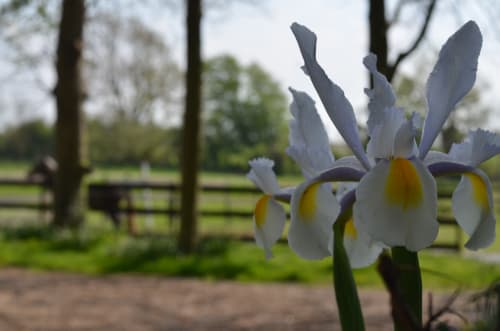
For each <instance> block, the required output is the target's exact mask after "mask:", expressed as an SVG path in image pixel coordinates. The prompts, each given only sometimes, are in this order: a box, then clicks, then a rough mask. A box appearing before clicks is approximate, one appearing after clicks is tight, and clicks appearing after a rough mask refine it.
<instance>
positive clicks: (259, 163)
mask: <svg viewBox="0 0 500 331" xmlns="http://www.w3.org/2000/svg"><path fill="white" fill-rule="evenodd" d="M248 163H249V164H250V167H251V169H250V171H249V172H248V174H247V178H248V179H250V180H251V181H252V182H253V183H254V184H255V186H257V187H258V188H259V189H261V190H262V191H263V192H264V193H266V194H275V193H278V192H279V191H280V187H279V185H278V180H277V179H276V175H275V174H274V171H273V167H274V161H273V160H270V159H266V158H263V157H262V158H257V159H253V160H250V161H249V162H248Z"/></svg>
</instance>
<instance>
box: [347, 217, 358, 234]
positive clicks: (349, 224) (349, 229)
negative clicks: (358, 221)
mask: <svg viewBox="0 0 500 331" xmlns="http://www.w3.org/2000/svg"><path fill="white" fill-rule="evenodd" d="M344 235H348V236H349V237H351V238H352V239H356V238H357V237H358V231H357V230H356V228H355V227H354V221H353V220H352V218H350V219H349V220H348V221H347V222H346V223H345V227H344Z"/></svg>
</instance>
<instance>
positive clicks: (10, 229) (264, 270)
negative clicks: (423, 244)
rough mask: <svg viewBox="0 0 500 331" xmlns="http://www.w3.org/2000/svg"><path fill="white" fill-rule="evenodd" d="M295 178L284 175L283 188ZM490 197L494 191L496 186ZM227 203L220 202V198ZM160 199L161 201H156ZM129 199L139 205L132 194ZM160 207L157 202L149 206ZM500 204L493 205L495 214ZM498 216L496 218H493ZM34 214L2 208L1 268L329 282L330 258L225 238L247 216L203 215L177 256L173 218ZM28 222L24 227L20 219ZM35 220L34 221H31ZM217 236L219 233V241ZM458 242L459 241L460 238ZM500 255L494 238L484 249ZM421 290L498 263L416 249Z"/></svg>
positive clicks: (473, 278) (445, 237)
mask: <svg viewBox="0 0 500 331" xmlns="http://www.w3.org/2000/svg"><path fill="white" fill-rule="evenodd" d="M26 169H27V167H26V166H24V168H23V165H22V164H15V163H13V164H4V165H0V171H1V173H2V176H5V177H7V176H10V177H21V176H22V174H23V173H24V172H25V170H26ZM125 178H126V179H127V180H133V179H140V174H139V170H138V168H132V167H130V168H110V169H103V170H98V171H95V172H94V173H93V174H92V176H91V178H89V179H88V180H92V181H98V180H106V179H125ZM151 179H153V180H164V181H173V180H175V179H177V174H176V173H174V172H168V171H159V170H158V169H152V171H151ZM202 181H203V182H204V183H219V184H220V183H222V184H234V185H242V184H247V185H248V180H247V179H246V178H244V176H243V175H242V174H240V175H238V174H234V175H226V174H224V175H221V174H212V173H204V174H203V175H202ZM299 181H300V178H297V177H293V176H290V177H286V178H284V182H286V183H287V184H288V185H290V184H294V183H297V182H299ZM440 186H441V187H444V188H445V190H448V191H450V190H452V187H453V186H454V183H453V181H441V182H440ZM495 188H496V189H495V191H496V192H498V194H496V196H497V198H498V197H500V190H499V189H498V186H497V185H496V186H495ZM36 192H37V190H33V189H31V190H23V189H21V188H1V189H0V197H2V196H12V195H22V196H23V195H25V196H33V195H35V196H36ZM225 199H226V200H225ZM159 200H160V201H163V202H164V201H165V200H166V199H165V197H160V199H159ZM230 200H231V201H230V202H229V203H230V205H231V208H234V209H237V210H251V209H252V207H253V204H254V202H255V200H256V196H255V195H251V194H250V195H239V196H236V197H231V199H230ZM136 201H139V203H140V201H141V193H140V192H139V193H138V194H137V197H136ZM154 203H155V204H159V203H161V202H158V201H156V202H154ZM227 203H228V201H227V197H226V198H221V197H214V196H202V197H201V204H202V207H203V208H208V209H213V208H220V207H221V206H224V205H225V204H227ZM498 207H500V205H499V203H498V202H497V211H498V210H499V209H498ZM449 212H450V205H449V201H444V202H443V203H442V204H441V207H440V213H445V214H446V213H449ZM497 214H498V213H497ZM38 216H39V215H38V214H37V213H36V212H29V211H22V212H18V211H2V216H1V218H0V222H1V223H0V224H3V225H2V228H1V229H0V230H1V231H0V247H2V249H0V265H2V266H22V267H27V268H34V269H45V270H65V271H72V272H82V273H89V274H109V273H117V272H136V273H146V274H158V275H166V276H183V277H202V278H208V279H231V280H237V281H244V282H254V281H263V282H276V281H278V282H301V283H307V284H318V283H319V284H326V283H329V282H330V281H331V261H330V260H328V259H325V260H322V261H316V262H311V261H304V260H301V259H300V258H298V257H296V256H295V255H294V254H293V253H292V252H291V250H290V249H289V248H288V246H286V245H285V244H279V245H277V246H276V247H275V248H274V255H275V258H274V259H272V260H270V261H266V260H265V258H264V254H263V252H262V251H261V250H260V249H258V248H257V247H256V246H255V244H254V243H253V242H242V241H236V240H231V239H228V238H227V237H228V236H229V235H234V234H251V231H252V224H251V220H250V219H221V218H210V219H209V218H204V219H202V220H201V223H200V232H201V233H202V234H203V235H204V237H203V239H202V240H201V241H200V245H199V248H198V251H197V252H196V254H194V255H192V256H182V255H179V254H178V253H177V251H176V245H175V239H174V236H173V234H175V232H176V229H177V226H178V222H177V221H176V219H173V220H172V219H168V218H166V217H160V216H155V218H154V221H153V222H154V226H153V227H152V228H151V227H150V226H148V224H147V221H146V220H145V218H139V219H138V221H139V223H140V230H141V232H140V233H141V235H139V236H129V235H127V234H125V233H124V232H116V231H114V230H113V229H112V227H111V225H110V222H109V221H107V220H106V217H105V216H104V215H103V214H100V213H95V212H94V213H88V222H87V224H86V226H85V227H84V228H83V229H82V230H80V231H78V232H74V233H72V232H67V231H62V232H60V231H57V232H56V231H52V230H50V229H49V228H48V227H47V226H44V225H43V224H36V223H37V222H36V218H37V217H38ZM26 220H27V222H26ZM33 221H35V222H33ZM221 235H222V236H221ZM455 235H456V232H455V230H454V229H445V228H442V229H441V231H440V235H439V241H445V242H446V241H450V240H454V236H455ZM462 238H463V240H465V239H466V238H465V236H463V237H462ZM487 252H488V253H494V254H496V253H498V254H500V241H499V240H497V241H496V242H495V244H494V245H493V246H492V247H491V248H489V249H488V250H487ZM420 256H421V266H422V270H423V279H424V287H425V288H428V289H441V288H447V289H451V288H457V287H465V288H480V287H485V286H486V285H488V284H489V283H490V282H492V281H493V280H495V279H497V278H499V277H500V264H488V263H484V262H479V261H478V260H475V259H472V258H471V257H467V256H461V255H458V254H449V253H443V252H436V251H432V250H426V251H423V252H422V253H421V254H420ZM355 277H356V280H357V282H358V284H359V285H360V286H364V287H380V286H381V282H380V279H379V277H378V275H377V273H376V271H375V268H374V267H373V266H372V267H369V268H365V269H362V270H357V271H356V272H355Z"/></svg>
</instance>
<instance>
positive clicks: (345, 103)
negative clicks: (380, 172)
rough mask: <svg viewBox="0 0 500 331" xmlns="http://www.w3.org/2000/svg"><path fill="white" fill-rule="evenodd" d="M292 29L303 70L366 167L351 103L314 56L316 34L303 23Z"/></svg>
mask: <svg viewBox="0 0 500 331" xmlns="http://www.w3.org/2000/svg"><path fill="white" fill-rule="evenodd" d="M291 28H292V31H293V34H294V35H295V38H296V39H297V42H298V44H299V48H300V52H301V53H302V58H303V59H304V65H305V68H306V72H307V74H308V75H309V77H310V78H311V81H312V83H313V85H314V88H315V89H316V91H317V92H318V95H319V97H320V99H321V102H322V103H323V105H324V107H325V109H326V111H327V113H328V115H329V116H330V119H331V120H332V122H333V124H335V127H336V128H337V130H338V131H339V133H340V135H341V136H342V137H343V138H344V140H345V142H346V143H347V144H348V145H349V147H350V148H351V149H352V151H353V153H354V155H356V157H357V158H358V159H359V160H360V161H361V163H362V164H363V166H365V167H366V168H367V169H368V168H370V164H369V162H368V159H367V157H366V154H365V153H364V150H363V145H362V144H361V140H360V138H359V134H358V129H357V123H356V118H355V117H354V111H353V108H352V105H351V103H350V102H349V100H347V98H346V97H345V95H344V92H343V91H342V89H341V88H340V87H338V86H337V85H335V84H334V83H333V82H332V81H331V80H330V79H329V78H328V76H327V75H326V73H325V71H324V70H323V68H321V66H320V65H319V64H318V62H317V60H316V35H315V34H314V33H313V32H311V31H310V30H309V29H307V28H306V27H305V26H302V25H299V24H297V23H293V24H292V27H291Z"/></svg>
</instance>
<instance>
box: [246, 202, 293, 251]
mask: <svg viewBox="0 0 500 331" xmlns="http://www.w3.org/2000/svg"><path fill="white" fill-rule="evenodd" d="M285 221H286V213H285V210H284V209H283V207H282V206H281V205H280V204H279V203H277V202H276V201H274V200H273V199H272V198H271V197H270V196H268V195H265V196H263V197H261V198H260V199H259V201H258V202H257V205H256V207H255V212H254V217H253V225H254V233H255V242H256V243H257V246H259V247H261V248H263V249H264V251H265V252H266V258H268V259H269V258H271V257H272V252H271V246H272V245H274V243H275V242H276V241H278V239H279V238H281V234H282V233H283V228H284V227H285Z"/></svg>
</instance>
